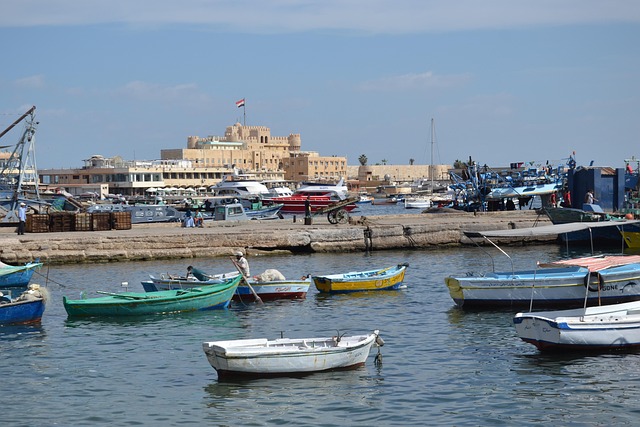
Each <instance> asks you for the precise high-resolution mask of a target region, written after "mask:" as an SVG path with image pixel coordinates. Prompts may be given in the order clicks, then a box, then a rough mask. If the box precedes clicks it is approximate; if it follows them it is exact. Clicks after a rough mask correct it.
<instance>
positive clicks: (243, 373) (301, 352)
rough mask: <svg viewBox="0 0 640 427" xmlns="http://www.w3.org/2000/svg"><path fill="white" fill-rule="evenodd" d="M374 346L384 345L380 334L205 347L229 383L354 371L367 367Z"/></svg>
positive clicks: (261, 340)
mask: <svg viewBox="0 0 640 427" xmlns="http://www.w3.org/2000/svg"><path fill="white" fill-rule="evenodd" d="M374 344H377V345H379V346H382V345H383V344H384V342H383V341H382V340H381V339H380V337H379V331H378V330H375V331H373V333H371V334H368V335H354V336H340V335H338V336H333V337H328V338H279V339H275V340H268V339H266V338H259V339H244V340H231V341H211V342H205V343H203V344H202V347H203V349H204V353H205V354H206V356H207V359H208V360H209V363H210V364H211V366H213V368H214V369H215V370H216V371H217V372H218V378H219V379H228V378H234V377H269V376H295V375H305V374H310V373H314V372H322V371H330V370H339V369H354V368H357V367H359V366H362V365H364V364H365V361H366V360H367V357H368V356H369V351H370V350H371V347H372V346H373V345H374Z"/></svg>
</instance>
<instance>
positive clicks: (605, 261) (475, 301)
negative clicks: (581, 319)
mask: <svg viewBox="0 0 640 427" xmlns="http://www.w3.org/2000/svg"><path fill="white" fill-rule="evenodd" d="M592 226H593V225H589V224H584V223H582V225H580V224H562V225H552V226H543V227H534V228H526V229H509V230H497V231H482V232H466V233H465V234H466V235H467V236H468V237H483V238H485V239H486V240H487V241H488V242H490V243H491V244H493V245H494V246H495V247H496V248H498V249H499V250H500V251H501V252H502V253H503V254H504V255H506V256H507V257H509V255H508V254H507V253H506V252H504V251H503V250H502V249H501V248H499V247H498V246H497V245H496V244H495V243H493V242H492V241H491V240H489V239H488V237H492V238H500V237H523V236H528V237H536V236H547V235H549V234H550V233H553V234H559V233H561V232H571V231H574V230H577V229H580V227H585V228H588V227H592ZM509 258H510V257H509ZM445 283H446V285H447V287H448V288H449V294H450V295H451V298H452V299H453V300H454V302H455V303H456V305H458V306H459V307H463V308H498V307H518V306H519V307H527V306H533V307H535V308H541V307H561V308H573V307H582V306H584V303H585V299H586V301H587V305H591V306H593V305H600V304H618V303H623V302H630V301H635V300H640V256H638V255H611V256H594V257H584V258H574V259H567V260H562V261H556V262H547V263H537V264H536V267H535V269H530V270H515V269H513V264H512V270H511V271H503V272H496V271H491V272H468V273H466V274H464V275H453V276H449V277H447V278H445Z"/></svg>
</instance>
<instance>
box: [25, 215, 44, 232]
mask: <svg viewBox="0 0 640 427" xmlns="http://www.w3.org/2000/svg"><path fill="white" fill-rule="evenodd" d="M25 231H26V232H27V233H48V232H49V215H47V214H28V215H27V223H26V224H25Z"/></svg>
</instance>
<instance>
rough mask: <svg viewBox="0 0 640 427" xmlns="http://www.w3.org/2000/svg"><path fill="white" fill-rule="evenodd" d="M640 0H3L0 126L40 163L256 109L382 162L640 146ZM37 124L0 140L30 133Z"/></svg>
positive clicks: (207, 129)
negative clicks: (23, 140) (28, 142)
mask: <svg viewBox="0 0 640 427" xmlns="http://www.w3.org/2000/svg"><path fill="white" fill-rule="evenodd" d="M639 41H640V2H638V1H635V0H608V1H606V2H605V1H596V0H537V1H527V0H522V1H513V0H483V1H477V0H460V1H430V0H395V1H386V0H307V1H298V0H274V1H259V0H258V1H256V0H234V1H227V0H221V1H216V0H199V1H194V0H183V1H181V2H175V1H167V0H154V1H150V0H137V1H130V0H110V1H95V0H94V1H90V0H84V1H80V0H20V1H14V0H0V55H2V64H3V65H2V67H1V68H0V93H1V94H2V96H1V97H0V131H1V130H4V128H5V127H7V126H8V125H9V124H10V123H12V122H13V121H14V120H15V119H16V118H18V117H19V115H21V114H22V113H24V112H26V111H27V110H28V109H29V107H30V106H31V105H35V106H36V107H37V109H36V117H37V120H38V121H39V122H40V125H39V128H38V132H37V135H36V141H37V162H38V167H39V168H41V169H42V168H58V167H67V168H68V167H76V166H81V165H82V164H83V163H82V160H84V159H86V158H89V157H90V156H91V155H93V154H102V155H104V156H114V155H120V156H122V157H124V158H125V159H134V158H135V159H146V160H150V159H158V158H160V150H161V149H164V148H180V147H186V140H187V136H189V135H199V136H207V135H223V134H224V130H225V128H226V127H227V126H229V125H231V124H233V123H235V122H237V121H241V120H242V109H241V108H240V109H238V108H236V106H235V102H236V101H238V100H239V99H242V98H245V99H246V114H247V119H246V120H247V125H259V126H268V127H270V128H271V131H272V134H273V135H276V136H286V135H288V134H289V133H300V134H301V136H302V148H303V150H310V151H318V152H319V153H320V154H321V155H327V156H328V155H338V156H347V157H348V163H349V164H350V165H356V164H358V160H357V158H358V156H360V155H361V154H365V155H366V156H367V157H368V159H369V163H370V164H374V163H378V162H380V161H382V160H386V161H387V162H388V163H390V164H391V163H393V164H408V163H409V159H415V161H416V163H419V164H428V163H430V161H431V159H430V153H431V149H430V142H431V136H430V121H431V118H434V119H435V129H436V130H435V135H436V138H435V142H436V144H435V159H434V161H435V162H436V163H453V161H454V160H456V159H461V160H466V159H468V157H469V156H471V157H473V158H474V159H475V160H477V161H479V162H480V163H482V164H484V163H486V164H489V165H492V166H499V165H506V164H508V163H510V162H515V161H525V162H526V161H533V162H545V161H547V160H549V161H551V162H558V161H560V160H562V159H566V158H567V157H568V156H569V154H571V153H572V152H573V151H575V152H576V159H577V161H578V164H583V165H586V164H588V163H589V162H590V161H592V160H593V161H594V164H596V165H601V166H614V167H623V166H624V159H625V158H629V157H631V156H636V157H640V145H639V143H638V142H639V137H640V120H639V119H638V113H639V112H640V108H639V107H640V48H638V42H639ZM21 131H22V126H19V127H17V128H14V130H12V131H11V132H10V133H9V134H7V135H5V136H4V137H3V138H2V140H1V141H0V144H2V145H8V144H15V143H16V142H17V141H18V139H19V137H20V134H21Z"/></svg>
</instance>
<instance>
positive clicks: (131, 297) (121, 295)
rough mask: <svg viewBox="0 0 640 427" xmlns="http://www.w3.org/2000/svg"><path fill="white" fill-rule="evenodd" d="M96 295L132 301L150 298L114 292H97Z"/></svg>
mask: <svg viewBox="0 0 640 427" xmlns="http://www.w3.org/2000/svg"><path fill="white" fill-rule="evenodd" d="M96 293H98V294H103V295H110V296H112V297H119V298H130V299H148V298H149V297H148V296H141V297H139V296H137V295H125V294H116V293H114V292H104V291H96Z"/></svg>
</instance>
